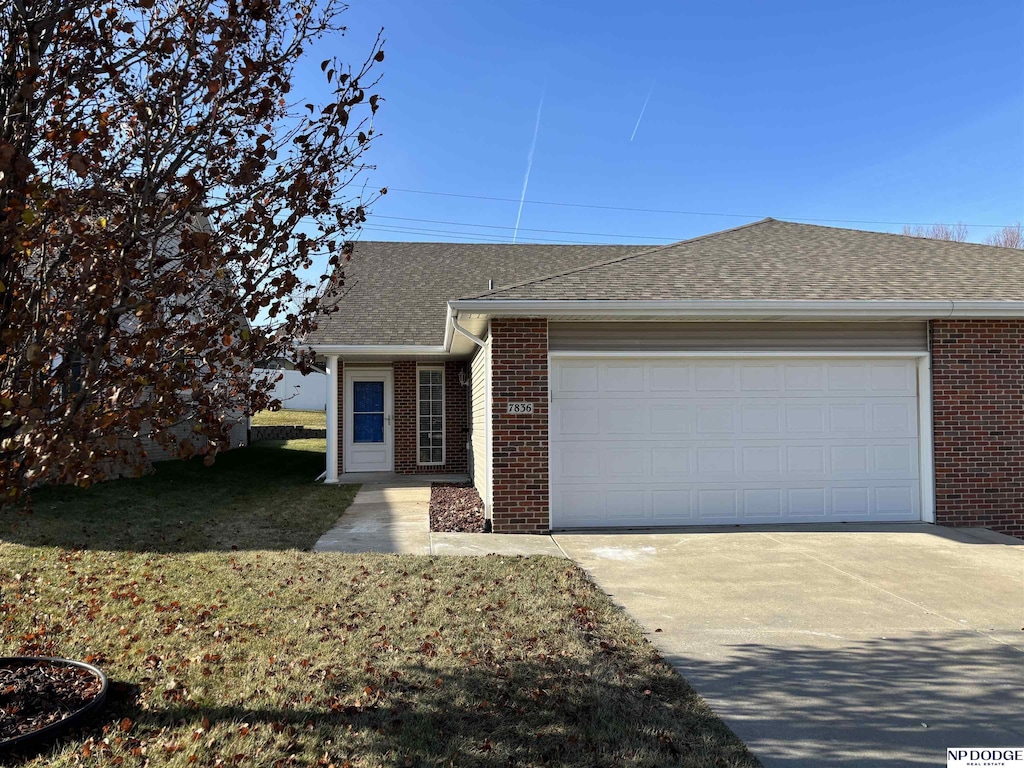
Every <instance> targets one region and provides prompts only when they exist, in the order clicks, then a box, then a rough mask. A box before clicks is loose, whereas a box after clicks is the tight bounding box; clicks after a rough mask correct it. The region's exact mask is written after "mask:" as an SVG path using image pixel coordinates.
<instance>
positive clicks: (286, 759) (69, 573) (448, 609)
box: [0, 441, 757, 768]
mask: <svg viewBox="0 0 1024 768" xmlns="http://www.w3.org/2000/svg"><path fill="white" fill-rule="evenodd" d="M304 442H306V443H307V444H306V445H304V446H303V445H300V446H296V445H295V444H283V445H282V444H278V445H271V444H268V443H264V444H261V445H260V446H258V447H254V448H248V449H241V450H237V451H232V452H230V453H228V454H225V455H222V456H221V457H220V458H218V460H217V463H216V464H215V465H214V466H213V467H212V468H205V467H202V466H201V465H200V464H198V463H193V464H171V463H167V464H160V465H158V466H157V471H156V473H155V474H154V475H152V476H150V477H146V478H142V479H140V480H124V481H116V482H112V483H107V484H104V485H99V486H96V487H94V488H92V489H90V490H88V491H74V490H71V489H53V490H47V491H41V492H39V493H38V494H37V495H36V498H35V505H34V509H33V511H32V513H31V514H15V513H13V512H12V511H10V510H7V511H6V512H3V513H2V514H5V515H6V519H5V520H4V521H3V526H4V530H3V535H2V536H0V655H5V654H19V653H30V654H47V655H58V656H70V657H73V658H90V659H93V660H94V661H95V662H96V663H98V664H100V665H101V666H103V667H104V668H105V669H106V670H107V672H108V674H110V675H111V676H112V678H113V679H114V680H115V681H116V682H117V685H116V687H115V692H114V696H113V699H112V701H111V704H110V705H109V707H108V709H107V710H106V712H105V713H104V714H103V716H102V717H101V718H100V719H99V720H98V721H97V722H96V724H95V725H94V726H92V727H90V728H88V729H86V730H84V731H82V732H80V733H78V734H76V735H75V736H74V737H72V738H70V739H68V740H66V741H65V742H63V743H62V744H58V745H56V746H55V747H53V748H52V749H50V750H48V751H46V752H44V753H42V754H36V755H30V756H27V759H26V760H25V761H24V762H23V763H22V764H23V765H27V766H31V767H32V768H42V766H61V767H63V766H78V765H83V766H107V765H126V766H139V767H141V766H150V767H151V768H164V767H170V766H176V767H177V766H180V767H181V768H186V767H187V766H210V767H212V766H228V765H232V766H233V765H244V766H329V765H334V766H336V767H337V768H341V767H342V766H345V765H350V766H395V765H398V766H402V765H414V766H449V765H456V766H494V767H495V768H496V767H497V766H509V765H510V766H535V765H537V766H539V765H554V766H599V765H601V766H603V765H607V766H652V767H653V766H665V765H680V766H692V767H694V768H696V766H755V765H756V764H757V763H756V762H755V761H754V759H753V758H752V757H751V756H750V755H749V753H748V752H747V751H746V750H745V748H744V747H743V745H742V744H741V743H740V742H738V741H737V740H736V738H735V737H734V736H733V735H732V734H731V733H730V732H729V731H728V729H727V728H726V727H725V726H724V725H723V724H722V722H721V721H720V720H719V719H718V718H717V717H716V716H715V715H714V714H713V713H712V712H711V711H710V710H709V709H708V708H707V707H706V705H705V704H704V703H703V701H702V700H701V699H699V698H698V697H697V696H696V695H695V694H694V693H693V692H692V691H691V690H690V689H689V688H688V687H687V685H686V683H684V682H683V680H682V679H681V678H679V677H678V676H677V675H676V674H674V673H673V672H672V671H671V669H670V668H669V666H668V665H667V664H665V663H664V662H663V661H662V660H661V659H660V658H659V657H658V655H657V654H656V652H655V651H654V650H653V648H652V647H651V646H650V644H649V643H648V642H647V641H646V639H645V638H644V637H643V635H642V634H641V633H640V631H639V629H638V628H637V627H636V625H635V624H634V623H633V622H631V621H630V620H629V619H628V618H627V617H626V616H625V615H624V614H623V613H622V612H621V611H620V610H619V609H617V608H616V607H615V606H613V605H612V603H611V602H610V601H609V599H608V598H607V596H605V595H604V594H602V593H601V592H600V591H599V590H598V589H596V588H595V586H594V585H593V584H592V582H590V581H589V579H588V578H587V577H586V576H585V574H584V573H583V572H582V571H581V570H580V569H578V568H576V567H575V566H573V565H571V564H568V563H566V561H564V560H556V559H550V558H530V559H523V558H502V557H484V558H429V557H414V556H393V555H343V554H314V553H310V552H305V551H301V550H302V549H303V548H306V547H308V546H309V545H310V544H312V542H313V541H314V540H315V539H316V538H317V536H318V535H319V534H320V533H321V532H322V531H324V530H325V529H326V528H328V527H329V526H330V525H331V524H332V523H333V522H334V520H335V519H336V518H337V516H338V515H339V514H340V513H341V510H342V509H343V508H344V506H345V504H347V503H348V501H349V499H351V497H352V495H353V492H354V490H355V489H354V488H353V487H333V488H331V487H324V486H318V485H314V484H313V482H312V479H313V477H315V476H316V474H318V472H319V471H320V469H321V468H322V465H323V454H322V452H318V451H317V450H315V449H316V448H317V446H316V445H310V444H309V443H315V442H316V441H304ZM321 442H322V441H321ZM302 448H306V449H308V448H313V449H314V450H303V449H302ZM236 548H237V549H236Z"/></svg>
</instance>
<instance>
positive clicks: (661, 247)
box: [461, 216, 792, 300]
mask: <svg viewBox="0 0 1024 768" xmlns="http://www.w3.org/2000/svg"><path fill="white" fill-rule="evenodd" d="M774 221H778V219H773V218H771V217H770V216H768V217H765V218H763V219H758V220H757V221H748V222H747V223H746V224H740V225H739V226H736V227H730V228H729V229H721V230H719V231H717V232H708V233H706V234H703V235H697V236H696V237H691V238H688V239H686V240H677V241H676V242H674V243H667V244H665V245H655V246H651V247H649V248H645V249H644V250H641V251H637V252H636V253H627V254H626V255H625V256H617V257H616V258H614V259H608V260H606V261H596V262H594V263H593V264H587V265H585V266H582V267H575V268H573V269H567V270H564V271H562V272H555V273H553V274H550V275H542V276H541V277H534V278H530V279H529V280H524V281H523V282H521V283H514V284H512V285H505V286H502V287H501V288H495V289H494V290H493V291H484V292H483V293H479V294H476V295H475V296H463V297H461V298H462V299H463V300H471V299H483V298H486V297H488V296H494V295H496V294H499V293H502V292H504V291H511V290H513V289H514V288H523V287H525V286H527V285H534V284H536V283H543V282H544V281H546V280H555V279H557V278H559V277H566V276H567V275H573V274H576V273H578V272H584V271H586V270H588V269H594V268H595V267H604V266H608V265H610V264H618V263H620V262H623V261H627V260H628V259H635V258H637V257H640V256H646V255H649V254H652V253H657V252H658V251H663V250H665V249H666V248H675V247H676V246H679V245H688V244H690V243H696V242H698V241H700V240H709V239H711V238H713V237H718V236H720V235H727V234H729V233H731V232H736V231H737V230H740V229H747V228H749V227H756V226H758V225H761V224H768V223H770V222H774ZM783 223H786V224H790V223H792V222H783ZM640 247H641V248H643V246H640Z"/></svg>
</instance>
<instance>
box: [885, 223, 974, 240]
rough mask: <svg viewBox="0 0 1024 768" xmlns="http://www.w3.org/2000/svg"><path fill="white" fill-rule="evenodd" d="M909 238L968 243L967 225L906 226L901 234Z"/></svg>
mask: <svg viewBox="0 0 1024 768" xmlns="http://www.w3.org/2000/svg"><path fill="white" fill-rule="evenodd" d="M900 234H902V235H906V236H908V237H927V238H928V239H929V240H951V241H953V242H954V243H965V242H967V225H966V224H962V223H960V222H957V223H956V224H954V225H952V226H950V225H949V224H932V225H931V226H930V227H922V226H915V227H911V226H909V225H908V226H905V227H903V231H902V232H901V233H900Z"/></svg>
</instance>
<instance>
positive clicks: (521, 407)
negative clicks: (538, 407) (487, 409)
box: [505, 403, 533, 414]
mask: <svg viewBox="0 0 1024 768" xmlns="http://www.w3.org/2000/svg"><path fill="white" fill-rule="evenodd" d="M505 413H515V414H530V413H533V403H509V404H508V410H507V411H505Z"/></svg>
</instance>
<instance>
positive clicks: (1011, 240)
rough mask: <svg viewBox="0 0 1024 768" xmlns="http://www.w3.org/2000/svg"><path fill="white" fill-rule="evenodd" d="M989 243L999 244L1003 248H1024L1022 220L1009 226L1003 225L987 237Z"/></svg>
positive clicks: (986, 240) (986, 241)
mask: <svg viewBox="0 0 1024 768" xmlns="http://www.w3.org/2000/svg"><path fill="white" fill-rule="evenodd" d="M985 243H986V244H987V245H998V246H1000V247H1002V248H1024V227H1021V224H1020V222H1017V224H1015V225H1013V226H1009V227H1003V228H1002V229H1001V230H999V231H998V232H996V233H995V234H994V235H989V236H988V237H986V238H985Z"/></svg>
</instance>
